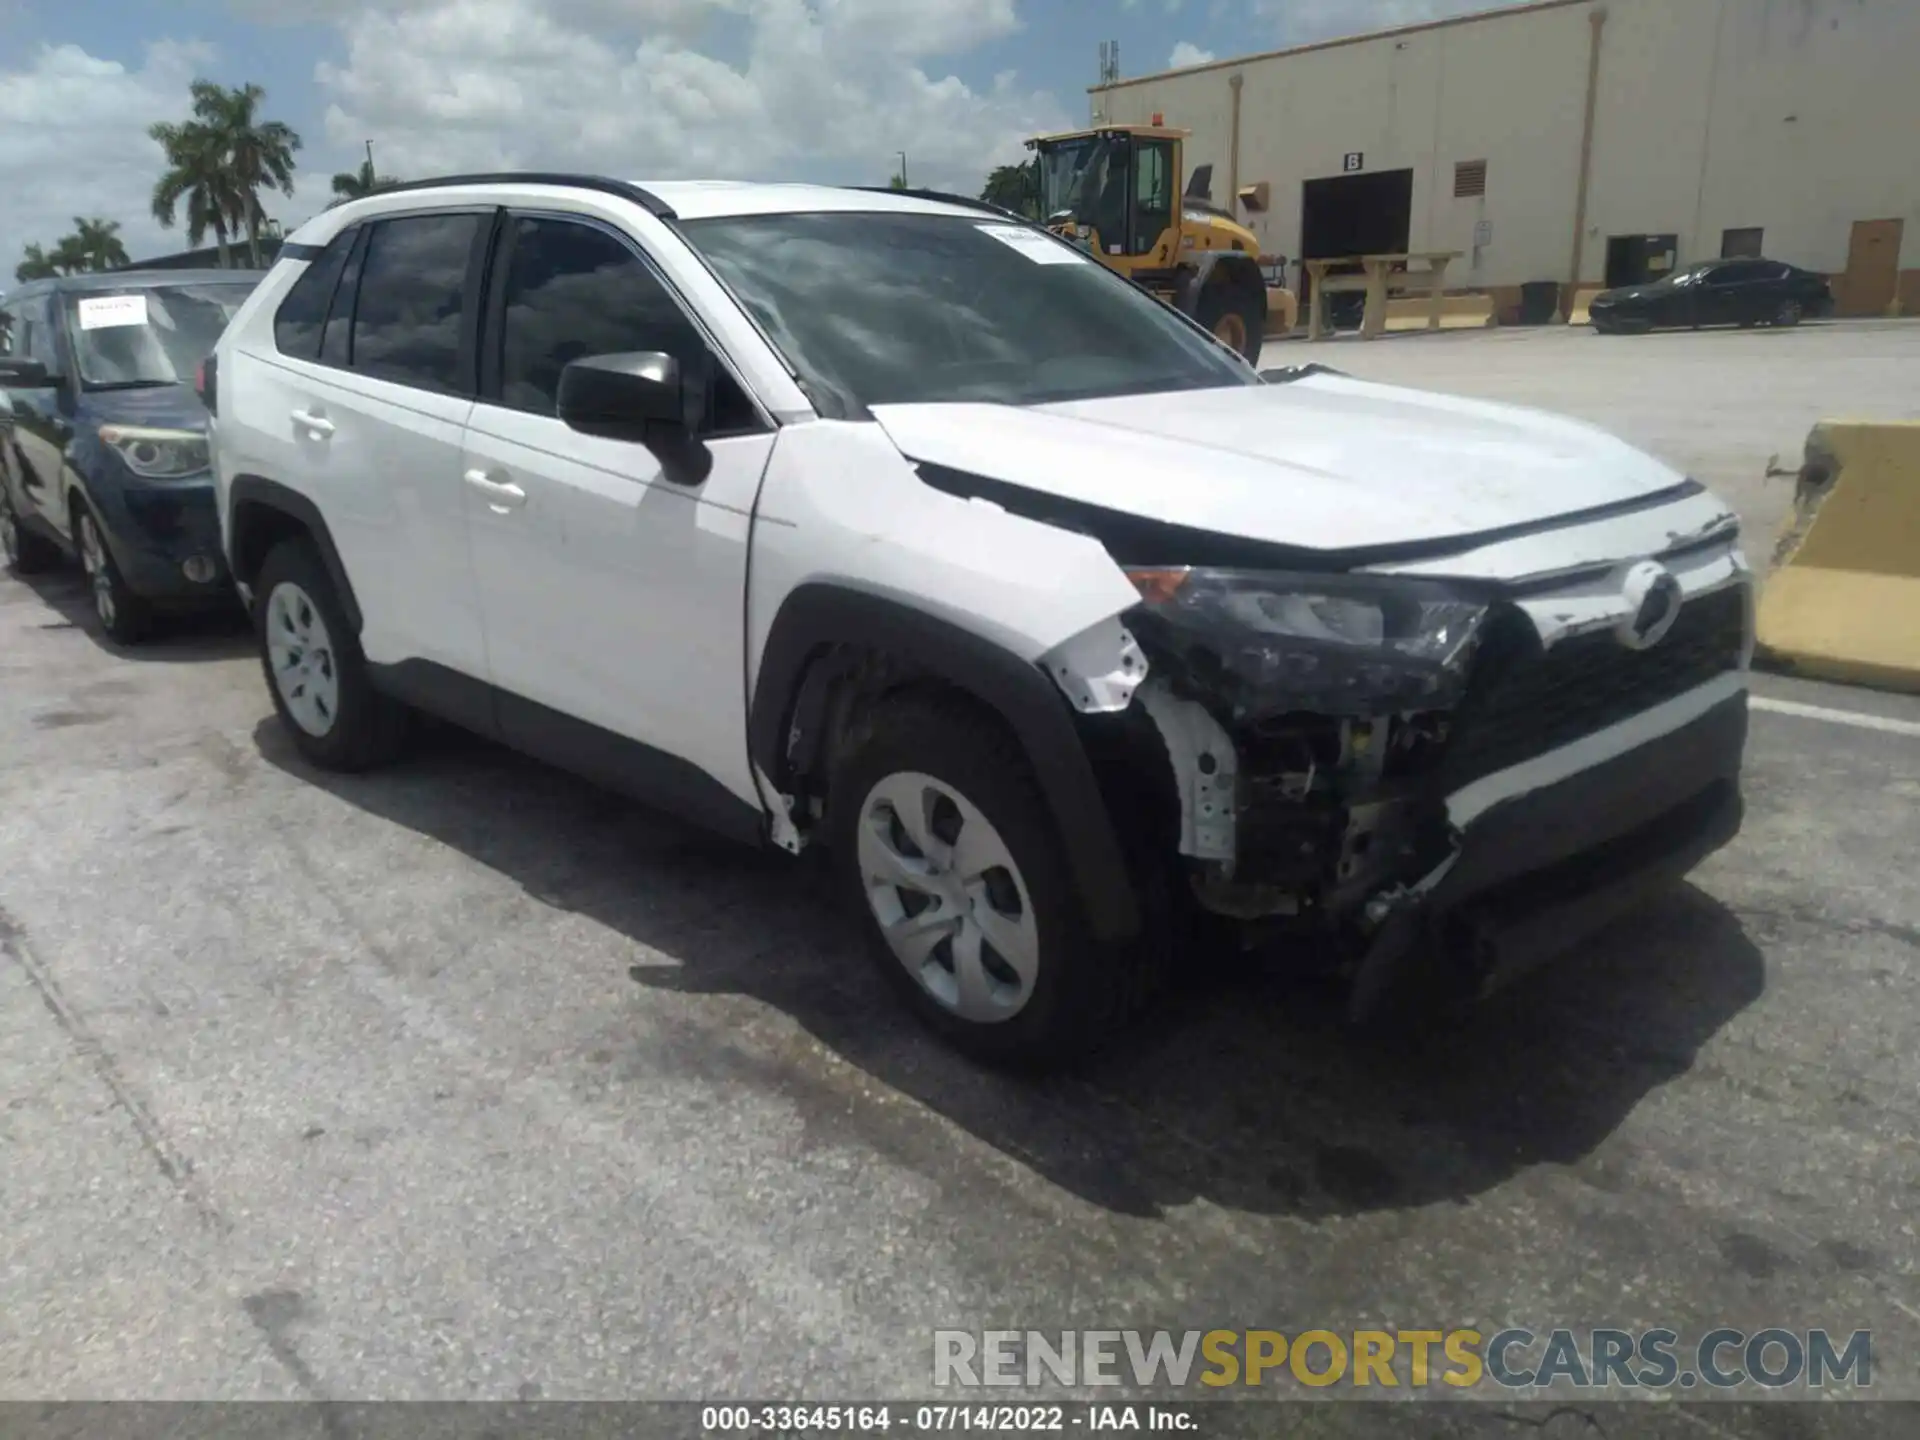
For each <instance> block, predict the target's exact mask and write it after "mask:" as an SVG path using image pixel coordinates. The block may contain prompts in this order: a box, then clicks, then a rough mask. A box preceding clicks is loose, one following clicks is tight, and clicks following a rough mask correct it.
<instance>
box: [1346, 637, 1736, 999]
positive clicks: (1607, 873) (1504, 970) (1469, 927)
mask: <svg viewBox="0 0 1920 1440" xmlns="http://www.w3.org/2000/svg"><path fill="white" fill-rule="evenodd" d="M1746 736H1747V689H1746V677H1745V675H1744V674H1732V675H1728V676H1726V677H1724V678H1723V679H1722V680H1719V681H1716V682H1713V683H1711V684H1709V685H1707V686H1703V687H1701V688H1700V689H1698V690H1696V691H1693V692H1691V693H1689V694H1688V695H1685V696H1681V697H1679V698H1678V699H1676V700H1675V701H1672V702H1670V703H1669V704H1668V705H1666V706H1662V707H1660V708H1659V709H1657V710H1655V711H1650V712H1647V713H1646V714H1643V715H1639V716H1636V717H1634V718H1633V719H1631V720H1629V721H1625V722H1623V723H1622V724H1620V725H1617V726H1614V727H1612V728H1611V729H1610V730H1607V731H1602V732H1600V733H1598V734H1596V735H1593V736H1590V737H1588V738H1587V739H1585V740H1583V741H1581V742H1580V743H1578V744H1576V745H1572V746H1568V747H1565V748H1564V749H1563V750H1560V751H1554V752H1549V753H1548V754H1546V755H1543V756H1540V757H1538V758H1537V759H1535V760H1531V761H1529V762H1527V763H1525V764H1523V765H1519V766H1515V767H1513V769H1511V770H1509V771H1506V772H1502V773H1500V774H1495V775H1492V776H1488V777H1486V778H1485V779H1484V780H1482V781H1479V782H1476V783H1475V784H1474V785H1472V786H1470V787H1468V788H1467V789H1466V790H1464V791H1462V792H1459V793H1458V794H1456V795H1455V796H1454V797H1452V798H1451V800H1450V802H1449V808H1450V811H1452V812H1454V813H1455V814H1456V815H1457V816H1458V828H1457V829H1456V832H1455V833H1456V836H1457V841H1456V848H1455V849H1454V851H1453V853H1451V854H1450V855H1449V856H1448V857H1447V858H1446V859H1445V860H1444V861H1442V862H1441V864H1440V865H1438V866H1436V867H1435V868H1434V869H1433V870H1432V871H1430V872H1429V873H1428V874H1427V875H1426V876H1425V877H1423V878H1422V879H1421V880H1420V881H1418V882H1416V883H1414V884H1412V885H1408V886H1405V887H1401V888H1399V889H1397V890H1394V891H1391V892H1389V893H1386V894H1383V895H1381V896H1378V897H1376V898H1375V900H1374V901H1373V902H1372V903H1371V904H1370V905H1369V906H1368V907H1367V913H1366V916H1365V921H1364V924H1365V929H1366V933H1367V937H1368V938H1367V944H1366V948H1365V951H1364V953H1363V955H1362V958H1361V960H1360V963H1359V967H1358V971H1357V974H1356V975H1355V979H1354V985H1353V991H1352V997H1351V1002H1350V1003H1351V1009H1352V1013H1353V1015H1354V1017H1355V1018H1365V1017H1366V1016H1367V1015H1369V1014H1371V1013H1372V1012H1373V1011H1374V1010H1375V1009H1376V1008H1377V1007H1378V1006H1379V1004H1380V1002H1381V1001H1382V1000H1383V998H1384V997H1385V996H1386V995H1388V994H1389V993H1390V992H1391V991H1392V990H1393V989H1395V988H1396V986H1397V985H1398V984H1399V983H1400V982H1402V981H1404V980H1405V979H1407V978H1408V976H1407V972H1408V970H1409V969H1410V968H1411V967H1415V966H1420V967H1432V966H1438V967H1440V968H1441V971H1442V974H1441V975H1439V976H1435V975H1433V974H1432V973H1428V974H1425V975H1423V976H1422V977H1421V979H1422V981H1423V982H1431V981H1433V980H1434V979H1441V980H1443V981H1444V982H1445V984H1446V985H1447V986H1448V988H1450V989H1451V990H1453V991H1454V993H1457V994H1464V995H1471V996H1485V995H1488V994H1490V993H1492V992H1493V991H1494V990H1496V989H1498V988H1499V987H1500V986H1502V985H1505V984H1506V983H1508V982H1509V981H1511V980H1513V979H1515V978H1516V977H1517V976H1519V975H1521V974H1524V973H1526V972H1527V971H1528V970H1530V969H1532V968H1534V967H1535V966H1537V965H1539V964H1541V963H1542V962H1544V961H1547V960H1550V959H1552V958H1554V957H1555V956H1556V955H1559V954H1561V953H1564V952H1565V951H1566V950H1568V949H1570V948H1572V947H1573V946H1574V945H1576V944H1578V943H1579V942H1580V941H1581V940H1583V939H1585V938H1587V937H1588V936H1590V935H1591V934H1593V933H1594V932H1595V931H1596V930H1598V929H1599V928H1601V927H1602V926H1604V925H1606V924H1607V923H1608V922H1609V921H1611V920H1613V919H1614V918H1616V917H1617V916H1620V915H1622V914H1624V913H1626V912H1627V911H1629V910H1631V909H1633V908H1634V907H1635V906H1637V905H1638V904H1639V903H1640V902H1641V901H1642V900H1643V899H1644V898H1646V897H1647V896H1648V895H1649V894H1650V893H1651V892H1652V891H1654V890H1657V889H1658V888H1660V887H1663V886H1666V885H1669V884H1671V883H1673V882H1674V881H1676V880H1678V879H1679V878H1680V877H1682V876H1684V875H1685V874H1686V873H1687V872H1688V871H1690V870H1691V869H1693V867H1694V866H1696V865H1697V864H1699V863H1700V861H1702V860H1703V859H1705V858H1706V857H1707V856H1708V855H1710V854H1712V853H1713V852H1714V851H1715V850H1718V849H1719V848H1720V847H1721V846H1723V845H1725V844H1726V843H1727V842H1728V841H1730V840H1731V839H1732V838H1733V837H1734V835H1735V834H1736V833H1738V831H1739V829H1740V822H1741V818H1742V800H1741V794H1740V766H1741V757H1742V755H1743V752H1744V750H1745V747H1746ZM1600 756H1606V757H1608V758H1604V759H1600V758H1597V757H1600ZM1423 988H1425V987H1423Z"/></svg>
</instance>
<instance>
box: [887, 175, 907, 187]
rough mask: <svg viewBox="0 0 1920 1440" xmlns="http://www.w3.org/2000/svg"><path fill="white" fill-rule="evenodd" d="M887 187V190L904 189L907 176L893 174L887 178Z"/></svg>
mask: <svg viewBox="0 0 1920 1440" xmlns="http://www.w3.org/2000/svg"><path fill="white" fill-rule="evenodd" d="M887 188H888V189H889V190H904V189H906V188H907V177H906V176H904V175H895V176H893V177H892V178H890V179H889V180H888V181H887Z"/></svg>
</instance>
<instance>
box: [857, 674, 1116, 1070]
mask: <svg viewBox="0 0 1920 1440" xmlns="http://www.w3.org/2000/svg"><path fill="white" fill-rule="evenodd" d="M910 774H918V775H922V776H926V777H930V778H931V779H933V780H936V781H938V782H940V784H941V785H942V786H945V787H948V788H950V789H951V790H952V791H953V792H955V793H957V794H958V795H960V796H961V797H964V799H965V800H966V801H967V802H968V803H969V804H970V805H972V806H973V807H975V808H977V809H978V811H979V812H980V813H981V814H982V815H983V816H984V817H985V818H986V819H987V821H988V822H989V823H990V824H991V826H992V827H993V829H994V830H995V831H997V832H998V838H999V839H1000V841H1001V842H1003V843H1004V845H1005V846H1006V850H1007V852H1008V853H1009V854H1010V855H1011V856H1012V858H1013V862H1014V865H1015V867H1017V870H1018V881H1019V884H1020V886H1021V887H1022V888H1023V891H1024V895H1025V898H1026V900H1027V901H1028V902H1030V904H1031V906H1032V910H1033V919H1034V921H1035V926H1036V933H1037V935H1038V944H1037V947H1036V948H1037V963H1036V964H1035V966H1034V971H1035V975H1034V979H1033V981H1032V983H1031V986H1030V989H1029V990H1028V993H1027V995H1026V998H1025V1000H1024V1003H1023V1004H1022V1005H1021V1007H1020V1008H1019V1009H1018V1010H1017V1011H1015V1012H1014V1013H1013V1014H1012V1015H1011V1016H1010V1017H1009V1018H1005V1019H999V1020H994V1021H981V1020H975V1019H970V1018H967V1017H963V1016H961V1015H959V1014H957V1013H956V1012H955V1011H954V1010H953V1009H952V1008H949V1006H948V1005H947V1004H944V1003H942V1002H941V1001H940V1000H938V999H936V998H935V997H934V995H933V994H932V993H931V991H930V990H929V989H928V987H927V986H926V985H924V984H922V982H921V980H920V979H919V978H918V977H917V976H916V975H915V974H914V973H912V972H911V971H910V970H909V969H908V968H907V965H906V964H905V963H903V962H902V961H901V960H900V959H898V958H897V957H896V956H895V955H894V952H893V950H892V949H891V948H890V947H889V945H888V943H887V940H886V937H885V935H884V934H883V932H882V930H881V925H880V921H879V918H878V917H877V916H876V914H875V912H874V909H873V905H872V904H871V903H870V902H869V900H868V893H867V882H866V879H865V876H864V872H863V869H862V865H861V859H860V854H859V840H860V827H861V826H862V825H863V824H864V823H865V816H866V813H867V810H868V808H869V806H868V802H869V798H870V797H871V796H872V795H873V793H874V790H875V787H876V786H878V785H880V784H881V783H882V782H884V781H887V780H888V779H889V778H890V777H894V776H901V775H910ZM828 835H829V844H830V847H831V850H832V856H833V865H834V872H835V883H836V885H837V887H838V888H839V890H840V892H841V898H842V899H843V901H844V902H845V903H846V904H848V905H849V906H850V907H851V909H852V911H853V913H854V915H855V917H856V919H857V921H858V923H859V924H860V926H861V928H862V930H863V932H864V934H865V936H866V941H867V946H868V949H869V951H870V952H871V954H872V956H873V959H874V962H875V963H876V964H877V965H878V966H879V967H880V970H881V973H882V974H883V975H884V976H885V977H886V979H887V981H888V983H889V984H891V985H893V986H894V987H895V989H896V990H898V991H899V993H900V994H901V996H902V997H903V998H904V999H905V1000H906V1002H907V1004H908V1006H909V1007H910V1008H911V1009H912V1010H913V1011H914V1013H915V1014H916V1015H918V1016H919V1017H920V1019H921V1020H922V1021H923V1022H924V1023H925V1024H926V1025H927V1026H929V1027H930V1028H931V1029H932V1030H933V1031H934V1032H935V1033H937V1034H938V1035H940V1036H941V1037H942V1038H944V1039H945V1040H947V1041H948V1042H949V1043H951V1044H952V1045H954V1046H955V1047H956V1048H957V1049H960V1050H962V1051H964V1052H965V1053H967V1054H969V1055H971V1056H973V1057H975V1058H976V1059H979V1060H983V1061H986V1062H988V1063H991V1064H995V1065H1003V1066H1008V1067H1013V1068H1018V1069H1023V1070H1040V1069H1052V1068H1056V1067H1058V1066H1061V1065H1065V1064H1070V1063H1072V1062H1073V1061H1075V1060H1078V1059H1080V1058H1082V1057H1084V1056H1086V1055H1087V1054H1089V1053H1090V1052H1092V1051H1093V1050H1095V1049H1096V1048H1098V1047H1099V1046H1100V1045H1101V1044H1103V1043H1105V1042H1106V1041H1108V1040H1110V1039H1112V1038H1113V1037H1114V1036H1115V1035H1117V1034H1119V1033H1121V1032H1122V1031H1123V1030H1124V1028H1125V1025H1126V1022H1127V1020H1128V1019H1129V1018H1130V1017H1131V1016H1132V1015H1133V1014H1134V1013H1135V1012H1136V1011H1137V1009H1138V1008H1139V1006H1140V1005H1141V1004H1143V1003H1144V1001H1145V999H1146V998H1147V995H1148V993H1149V991H1150V988H1151V984H1150V982H1151V978H1152V974H1153V966H1152V965H1151V963H1150V957H1151V953H1152V951H1151V947H1150V946H1149V945H1147V944H1144V943H1142V944H1139V945H1129V946H1125V947H1116V946H1107V945H1102V944H1099V943H1097V942H1096V941H1095V940H1094V939H1093V938H1092V935H1091V934H1090V932H1089V929H1088V926H1087V922H1086V917H1085V913H1084V911H1083V909H1082V907H1081V903H1080V898H1079V895H1078V893H1077V891H1076V890H1075V888H1074V885H1073V882H1072V878H1071V874H1070V871H1069V869H1068V865H1067V858H1066V852H1065V847H1064V845H1063V844H1062V841H1061V837H1060V835H1059V832H1058V830H1057V829H1056V827H1055V825H1054V823H1053V819H1052V816H1051V815H1050V813H1049V811H1048V809H1047V804H1046V801H1045V799H1044V798H1043V797H1042V795H1041V793H1040V788H1039V785H1038V783H1037V781H1036V780H1035V779H1034V776H1033V771H1032V769H1031V767H1030V766H1029V765H1028V763H1027V760H1026V756H1025V755H1024V753H1023V752H1022V751H1021V749H1020V747H1019V745H1018V744H1017V743H1016V742H1015V741H1014V739H1013V737H1012V736H1011V735H1010V734H1008V733H1007V732H1006V731H1004V730H1003V729H1002V728H1001V727H1000V726H999V725H998V724H996V723H994V722H993V721H992V720H991V719H990V718H988V717H985V716H983V715H982V713H981V712H980V711H979V710H978V709H977V708H976V707H974V706H973V705H971V704H968V703H966V702H964V701H962V700H959V699H957V698H948V697H943V696H934V695H903V696H899V697H896V698H894V699H891V700H887V701H884V702H882V703H881V704H880V705H878V706H876V707H875V708H874V709H873V710H872V711H871V712H869V713H868V715H866V716H865V717H863V718H862V720H861V721H860V722H858V724H857V725H856V727H855V729H854V732H853V733H852V734H851V735H850V736H849V737H848V743H847V745H846V747H845V749H844V750H843V751H842V758H841V760H840V762H839V764H838V765H837V766H836V767H835V771H834V776H833V782H832V787H831V791H830V798H829V818H828ZM945 943H948V944H949V946H950V942H945ZM939 949H940V945H939V944H936V945H935V946H934V950H935V952H938V951H939ZM947 956H948V960H947V962H945V963H947V964H948V966H949V968H951V956H952V952H951V949H950V948H949V949H948V951H947Z"/></svg>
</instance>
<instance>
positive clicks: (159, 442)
mask: <svg viewBox="0 0 1920 1440" xmlns="http://www.w3.org/2000/svg"><path fill="white" fill-rule="evenodd" d="M100 440H101V443H102V444H104V445H106V446H108V447H109V448H110V449H112V450H113V451H114V452H115V453H117V454H118V455H119V456H120V458H121V460H122V461H124V462H125V463H126V467H127V468H128V469H129V470H131V471H133V473H134V474H136V475H140V476H144V477H145V478H147V479H149V480H184V479H186V478H187V477H188V476H190V475H198V474H200V473H202V472H203V471H205V470H207V469H208V468H209V467H210V466H211V464H212V460H211V457H210V455H209V452H208V450H207V437H206V436H205V435H204V434H203V433H201V432H200V431H198V430H161V429H154V428H150V427H148V426H144V425H102V426H101V427H100Z"/></svg>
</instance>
